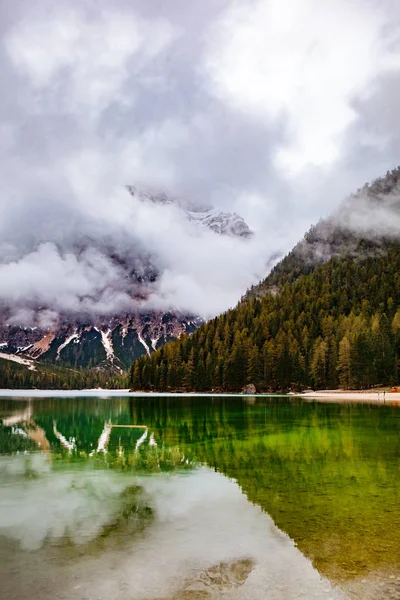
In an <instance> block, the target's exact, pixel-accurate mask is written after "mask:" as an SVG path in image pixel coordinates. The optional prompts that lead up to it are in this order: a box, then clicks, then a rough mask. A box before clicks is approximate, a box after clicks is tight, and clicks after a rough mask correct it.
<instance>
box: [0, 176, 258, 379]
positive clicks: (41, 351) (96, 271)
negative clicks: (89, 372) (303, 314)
mask: <svg viewBox="0 0 400 600" xmlns="http://www.w3.org/2000/svg"><path fill="white" fill-rule="evenodd" d="M128 192H129V194H128ZM126 197H127V199H128V202H132V203H134V204H135V206H136V212H135V214H136V215H139V218H140V215H142V214H145V215H146V217H149V218H150V219H151V223H152V225H153V227H154V226H155V224H156V223H157V220H159V219H160V218H162V219H163V223H164V227H165V225H166V223H167V224H168V225H169V226H170V230H168V237H167V240H164V241H163V243H162V246H160V245H157V244H156V243H153V240H154V238H153V239H150V240H149V241H148V242H147V243H148V244H149V245H148V247H146V240H145V238H144V237H141V236H139V235H135V233H136V232H137V231H138V230H137V229H135V228H134V227H133V228H132V233H131V236H129V235H128V232H127V231H126V230H125V236H123V235H121V236H115V237H113V236H111V235H108V236H105V237H102V236H101V235H100V234H99V232H96V231H95V229H94V228H92V231H91V232H89V231H88V230H86V231H85V227H83V228H82V227H80V226H79V228H78V229H77V230H76V231H74V232H72V231H69V235H66V236H64V238H60V239H59V240H57V241H55V240H56V238H57V231H56V232H55V235H54V241H46V242H43V243H40V244H39V245H38V247H37V249H36V250H35V251H32V252H31V253H28V254H25V255H24V256H22V257H21V259H19V260H14V261H10V262H8V263H6V264H4V263H3V265H2V267H0V273H1V269H3V274H5V275H6V276H8V278H9V279H12V280H13V284H14V287H13V286H10V287H8V288H4V290H3V292H2V293H1V294H0V296H1V300H2V302H1V303H0V308H1V311H0V351H2V352H3V353H8V354H12V355H18V356H20V355H23V356H26V357H29V358H33V359H35V360H36V359H40V360H41V361H42V362H43V361H44V362H51V363H54V364H65V365H70V366H75V367H99V368H106V369H110V368H111V369H113V370H119V371H121V370H123V369H126V368H127V367H129V365H130V364H131V362H132V360H134V359H135V358H138V357H139V356H141V355H142V354H143V353H147V354H150V353H151V352H154V351H155V350H156V349H157V348H158V347H160V346H161V345H163V344H165V343H166V342H167V341H170V340H172V339H176V338H178V337H179V336H180V335H181V334H190V333H192V332H193V331H194V329H195V328H196V327H197V326H198V325H199V324H200V323H201V322H202V321H203V320H204V316H203V315H206V316H207V315H208V313H207V307H206V306H205V305H204V304H202V305H201V307H200V305H198V307H199V310H200V308H201V310H202V313H201V314H196V313H194V312H190V308H191V303H190V302H189V301H188V303H187V304H183V309H182V308H181V307H180V306H179V305H177V302H176V301H175V302H174V300H173V299H172V298H168V297H167V296H165V295H164V294H163V285H165V283H164V284H163V282H166V284H167V285H169V286H171V287H170V289H172V290H173V286H174V281H173V280H174V277H176V274H175V272H174V266H175V267H176V268H177V269H179V268H180V266H181V263H179V262H178V264H177V265H174V264H170V263H169V262H168V260H169V257H168V256H166V255H165V254H161V252H160V248H163V247H164V248H167V246H165V243H166V242H169V244H171V243H173V240H172V238H171V233H172V235H174V234H177V232H180V233H181V235H182V236H186V240H187V246H188V247H187V254H189V256H190V250H191V248H190V246H189V245H190V244H191V243H192V245H193V244H194V245H195V246H197V245H198V247H199V249H201V247H202V246H204V248H203V255H204V256H207V244H210V243H215V242H214V239H215V238H217V239H219V238H222V237H227V238H229V242H231V243H232V245H231V249H234V248H237V251H239V246H240V245H244V244H248V243H251V242H250V240H251V238H252V232H251V231H250V229H249V227H248V226H247V224H246V223H245V222H244V220H243V219H242V218H241V217H239V216H238V215H237V214H231V213H226V212H221V211H218V210H217V209H213V208H210V207H208V208H207V207H204V206H203V207H196V206H195V205H193V204H191V205H190V206H189V207H188V206H185V205H182V204H181V202H179V201H177V200H175V199H172V198H170V197H169V196H168V195H167V194H165V193H153V192H151V193H150V192H148V191H143V190H138V189H137V188H134V187H133V186H128V190H127V193H126ZM125 201H126V200H125ZM189 208H190V210H189ZM141 211H144V212H141ZM146 211H149V213H148V214H147V212H146ZM158 211H159V212H160V213H161V217H160V216H158ZM143 220H144V219H143ZM171 230H172V231H171ZM163 231H164V232H165V235H167V229H163ZM157 233H158V234H160V235H161V234H162V232H161V231H158V232H157ZM36 234H37V232H36ZM216 246H217V247H218V243H217V244H216ZM228 247H229V246H228ZM204 256H203V259H204ZM186 258H187V257H186ZM216 262H218V259H217V258H215V259H214V265H215V263H216ZM204 269H208V270H209V273H210V275H209V277H210V278H212V271H213V266H212V265H210V267H208V266H207V263H205V264H204ZM193 270H194V271H195V267H193ZM232 270H233V266H232V267H231V271H232ZM183 275H184V274H181V276H182V277H183ZM228 277H230V278H231V280H232V281H233V273H231V274H230V275H228ZM182 285H184V282H183V284H182ZM235 286H236V284H235ZM228 291H229V290H228Z"/></svg>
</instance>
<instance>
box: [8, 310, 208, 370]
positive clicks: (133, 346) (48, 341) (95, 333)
mask: <svg viewBox="0 0 400 600" xmlns="http://www.w3.org/2000/svg"><path fill="white" fill-rule="evenodd" d="M201 322H202V320H201V319H199V318H196V317H190V316H187V315H183V314H178V313H175V314H172V313H155V312H151V313H148V314H133V315H119V316H115V317H112V318H111V319H106V318H99V319H97V320H95V321H92V322H90V321H86V322H85V320H83V319H79V318H76V317H73V316H72V315H71V316H70V317H69V318H68V317H65V316H64V317H63V318H62V319H60V321H59V322H58V323H57V324H56V325H55V326H53V327H51V328H48V329H45V328H39V327H21V326H16V325H7V324H6V323H3V324H1V325H0V339H1V340H2V341H1V343H0V352H2V353H9V354H14V355H15V354H16V355H20V356H26V357H29V358H33V359H39V360H40V362H47V363H53V364H60V365H69V366H76V367H99V368H113V369H115V370H125V369H126V368H128V367H129V366H130V365H131V364H132V361H133V360H135V359H136V358H138V357H140V356H142V355H143V354H146V353H147V354H150V353H151V352H154V351H155V350H156V349H157V348H159V347H160V346H162V345H164V344H165V343H166V342H168V341H170V340H172V339H176V338H178V337H179V336H180V335H182V334H187V335H188V334H190V333H192V332H193V331H194V330H195V329H196V327H197V326H198V325H199V324H200V323H201Z"/></svg>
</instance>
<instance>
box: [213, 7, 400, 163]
mask: <svg viewBox="0 0 400 600" xmlns="http://www.w3.org/2000/svg"><path fill="white" fill-rule="evenodd" d="M392 17H393V13H392V12H391V13H386V12H385V10H384V6H383V4H382V3H381V5H377V4H376V3H373V2H369V1H366V0H356V1H354V2H348V1H347V0H328V1H326V2H321V1H320V0H255V1H254V2H247V3H244V2H233V3H232V5H231V7H230V8H229V9H228V10H227V11H226V12H225V13H224V14H223V15H222V17H221V18H220V20H219V21H218V22H217V24H216V25H215V26H214V27H213V33H212V36H211V41H210V44H209V50H208V54H207V56H206V60H205V67H206V71H207V73H208V74H209V77H210V79H211V89H212V91H213V93H215V94H216V95H217V96H218V97H219V98H220V99H221V100H222V101H223V102H225V103H227V104H229V105H231V106H232V107H234V108H235V109H237V110H240V111H243V112H246V113H249V115H250V116H251V115H253V116H254V117H255V118H261V119H264V120H266V121H268V122H269V123H270V124H274V126H275V127H276V124H277V123H279V122H280V124H281V128H282V134H283V141H282V143H281V144H280V145H278V147H277V148H276V152H275V161H276V164H277V166H279V167H282V168H283V169H285V170H286V171H293V172H295V173H297V172H299V171H301V170H302V169H303V168H305V167H307V166H310V165H316V166H324V165H330V164H332V163H334V162H335V161H337V160H338V159H339V158H340V156H341V151H342V144H343V142H344V139H345V138H344V136H345V134H346V132H347V130H348V128H349V126H350V125H351V124H352V123H353V121H354V120H355V119H357V113H356V111H355V109H354V107H353V101H354V100H355V99H357V98H363V97H365V95H368V93H369V92H370V90H371V86H372V85H373V83H374V79H375V78H376V77H377V76H378V75H382V73H385V72H387V71H391V70H393V69H396V70H397V69H399V67H400V49H399V48H398V47H396V46H393V44H392V43H393V38H392V36H391V34H390V31H388V25H389V24H390V20H391V19H392Z"/></svg>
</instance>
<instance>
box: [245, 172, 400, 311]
mask: <svg viewBox="0 0 400 600" xmlns="http://www.w3.org/2000/svg"><path fill="white" fill-rule="evenodd" d="M399 234H400V167H397V168H396V169H393V170H392V171H388V172H387V173H386V175H385V176H384V177H380V178H378V179H376V180H375V181H373V182H372V183H366V184H365V185H364V186H363V187H362V188H360V189H359V190H357V192H356V193H354V194H352V195H351V196H350V197H349V198H347V199H346V200H345V201H344V202H342V203H341V204H340V206H339V207H338V209H337V210H336V211H335V212H334V213H333V214H332V215H330V216H329V217H327V218H326V219H321V220H320V221H319V223H317V224H316V225H314V226H312V227H311V228H310V230H309V231H308V232H307V233H306V234H305V236H304V238H303V239H302V240H301V241H300V242H298V243H297V244H296V245H295V247H294V248H293V250H291V252H289V254H288V255H287V256H285V257H284V258H283V260H281V261H279V262H278V264H277V265H276V266H275V267H274V268H273V269H272V271H271V273H270V274H269V275H268V277H267V278H266V279H265V280H264V281H262V282H260V284H259V285H256V286H252V287H251V288H250V289H249V290H248V291H247V292H246V294H245V295H244V297H243V299H244V300H248V299H250V298H252V297H254V296H256V297H262V296H264V295H265V294H267V293H270V292H272V293H274V291H277V290H278V289H279V288H281V287H282V286H283V285H284V284H285V283H293V282H294V281H295V280H296V279H297V278H298V277H300V276H301V275H308V274H310V273H311V272H312V271H313V270H314V268H315V267H316V266H318V265H322V264H324V263H326V262H327V261H328V260H330V259H331V258H334V257H338V258H343V257H351V258H353V259H354V260H358V259H360V258H366V257H368V256H376V255H378V254H379V253H381V252H382V248H383V246H384V245H385V244H386V243H387V242H392V241H398V240H399Z"/></svg>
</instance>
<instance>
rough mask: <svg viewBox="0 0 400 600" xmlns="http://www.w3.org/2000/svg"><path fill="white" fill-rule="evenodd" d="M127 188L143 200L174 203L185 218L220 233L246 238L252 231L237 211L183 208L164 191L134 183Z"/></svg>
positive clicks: (193, 207) (194, 207)
mask: <svg viewBox="0 0 400 600" xmlns="http://www.w3.org/2000/svg"><path fill="white" fill-rule="evenodd" d="M126 188H127V190H128V191H129V193H130V194H131V195H132V196H135V197H137V198H139V199H140V200H141V201H143V202H153V203H154V204H164V205H165V204H174V205H175V206H178V207H179V208H180V209H181V210H182V212H183V213H184V214H185V215H186V218H187V219H188V220H189V221H191V222H192V223H194V224H195V225H198V226H201V227H206V228H207V229H211V231H214V232H215V233H218V234H220V235H233V236H239V237H245V238H248V237H250V236H251V235H252V231H251V229H250V228H249V226H248V225H247V223H246V222H245V221H244V219H243V218H242V217H241V216H240V215H238V214H237V213H231V212H223V211H220V210H218V209H216V208H212V207H196V206H191V208H190V209H187V208H184V207H183V206H182V205H181V203H180V202H179V201H178V200H177V199H175V198H171V197H170V196H168V195H167V194H165V193H164V192H149V191H144V190H141V189H139V188H137V187H136V186H134V185H127V186H126Z"/></svg>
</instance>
